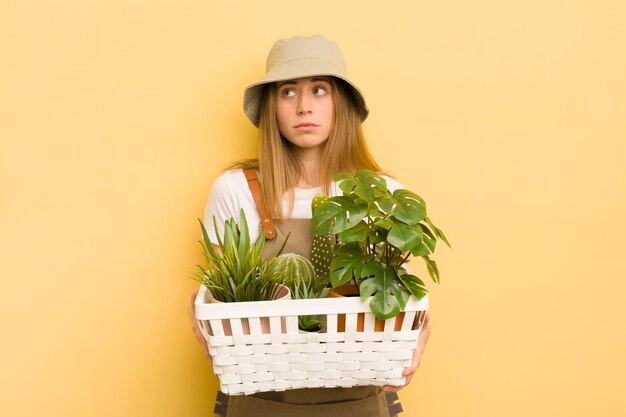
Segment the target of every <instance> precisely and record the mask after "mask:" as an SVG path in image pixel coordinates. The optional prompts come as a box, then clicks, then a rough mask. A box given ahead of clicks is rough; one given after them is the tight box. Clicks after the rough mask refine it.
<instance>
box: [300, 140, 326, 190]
mask: <svg viewBox="0 0 626 417" xmlns="http://www.w3.org/2000/svg"><path fill="white" fill-rule="evenodd" d="M302 151H304V152H302ZM302 151H301V152H298V159H299V160H300V179H299V180H298V184H297V185H296V187H297V188H315V187H319V186H320V185H321V183H320V165H321V160H322V153H321V150H320V149H310V150H308V149H307V150H302ZM307 151H308V152H307Z"/></svg>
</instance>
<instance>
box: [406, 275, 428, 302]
mask: <svg viewBox="0 0 626 417" xmlns="http://www.w3.org/2000/svg"><path fill="white" fill-rule="evenodd" d="M399 279H400V282H402V285H403V286H404V288H406V289H407V291H409V292H410V293H411V294H413V297H415V298H416V299H418V300H421V299H422V298H423V297H424V296H425V295H426V294H428V290H427V289H426V284H424V281H422V280H421V279H419V278H418V277H416V276H415V275H411V274H403V275H401V276H400V277H399Z"/></svg>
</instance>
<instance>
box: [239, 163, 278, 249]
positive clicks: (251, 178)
mask: <svg viewBox="0 0 626 417" xmlns="http://www.w3.org/2000/svg"><path fill="white" fill-rule="evenodd" d="M243 174H244V175H245V176H246V180H248V187H249V188H250V191H251V192H252V198H254V204H256V209H257V210H258V212H259V215H260V216H261V226H262V227H263V232H264V233H265V239H266V240H271V239H274V238H275V237H276V226H274V220H272V218H271V217H270V216H269V215H268V213H267V210H266V209H265V206H264V205H263V200H262V199H261V183H260V182H259V178H258V177H257V175H256V170H255V169H253V168H245V169H244V170H243Z"/></svg>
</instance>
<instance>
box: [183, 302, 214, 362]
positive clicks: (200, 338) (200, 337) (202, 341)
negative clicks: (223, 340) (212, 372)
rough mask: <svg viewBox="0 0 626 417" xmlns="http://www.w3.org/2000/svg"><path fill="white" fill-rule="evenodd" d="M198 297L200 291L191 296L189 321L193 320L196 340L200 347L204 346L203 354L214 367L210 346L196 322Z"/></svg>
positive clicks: (192, 328) (192, 325) (192, 324)
mask: <svg viewBox="0 0 626 417" xmlns="http://www.w3.org/2000/svg"><path fill="white" fill-rule="evenodd" d="M196 295H198V291H196V292H194V293H193V294H191V303H190V304H189V308H188V309H187V313H188V314H189V320H191V330H193V332H194V334H195V335H196V339H198V342H200V346H202V352H204V356H206V358H207V360H208V361H209V364H210V365H212V360H211V354H210V353H209V345H208V344H207V342H206V339H205V338H204V336H203V335H202V332H201V331H200V326H199V325H198V320H196V306H195V301H196Z"/></svg>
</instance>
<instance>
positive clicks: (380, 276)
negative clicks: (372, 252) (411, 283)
mask: <svg viewBox="0 0 626 417" xmlns="http://www.w3.org/2000/svg"><path fill="white" fill-rule="evenodd" d="M376 264H377V263H375V262H370V263H368V264H366V265H365V267H364V268H363V271H362V272H361V275H362V276H366V274H365V270H366V269H367V270H368V272H369V274H367V275H368V276H370V278H367V279H365V280H364V281H363V282H362V283H361V286H360V287H359V290H360V293H361V300H362V301H364V302H365V301H366V300H367V298H369V297H371V296H372V295H373V298H372V299H371V301H370V304H369V305H370V309H371V310H372V312H373V313H374V315H375V316H376V318H378V319H381V320H385V319H388V318H391V317H395V316H397V315H398V313H400V311H401V310H402V309H404V307H405V306H406V303H407V302H408V300H409V294H408V293H406V292H404V291H403V290H402V289H401V288H400V287H399V285H398V282H399V277H398V274H397V272H396V270H395V268H393V267H390V266H388V267H386V268H383V267H382V266H381V265H380V264H377V265H376Z"/></svg>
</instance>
